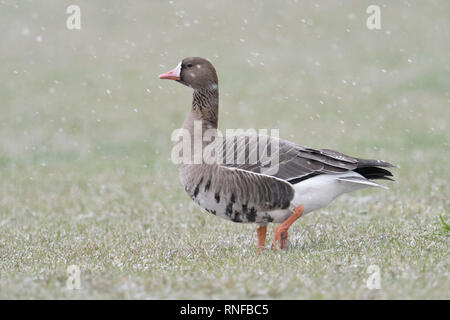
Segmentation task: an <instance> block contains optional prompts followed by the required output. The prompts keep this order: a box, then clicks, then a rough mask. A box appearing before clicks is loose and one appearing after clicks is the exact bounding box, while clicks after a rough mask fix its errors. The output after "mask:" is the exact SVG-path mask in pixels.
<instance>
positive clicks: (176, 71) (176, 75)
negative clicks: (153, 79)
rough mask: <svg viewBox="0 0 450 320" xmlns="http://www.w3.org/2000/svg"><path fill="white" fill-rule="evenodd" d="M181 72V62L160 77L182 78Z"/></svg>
mask: <svg viewBox="0 0 450 320" xmlns="http://www.w3.org/2000/svg"><path fill="white" fill-rule="evenodd" d="M180 74H181V62H180V63H179V64H178V65H177V66H176V67H175V69H173V70H170V71H169V72H166V73H162V74H160V75H159V78H160V79H169V80H180Z"/></svg>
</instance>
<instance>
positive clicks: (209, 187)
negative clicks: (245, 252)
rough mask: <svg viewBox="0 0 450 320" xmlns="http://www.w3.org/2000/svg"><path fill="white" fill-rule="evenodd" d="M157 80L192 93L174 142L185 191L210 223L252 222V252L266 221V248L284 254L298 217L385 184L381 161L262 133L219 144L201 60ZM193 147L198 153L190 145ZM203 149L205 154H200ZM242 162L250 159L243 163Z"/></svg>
mask: <svg viewBox="0 0 450 320" xmlns="http://www.w3.org/2000/svg"><path fill="white" fill-rule="evenodd" d="M159 78H160V79H170V80H175V81H177V82H179V83H181V84H183V85H186V86H188V87H190V88H192V89H193V91H194V93H193V100H192V106H191V109H190V112H189V113H188V115H187V117H186V119H185V121H184V123H183V126H182V128H181V130H182V132H183V133H186V134H184V135H183V134H180V135H179V136H178V139H175V141H176V143H177V144H178V145H180V144H181V143H182V142H183V140H186V141H188V142H189V141H190V144H189V143H188V144H187V147H184V148H180V151H179V153H178V155H179V156H182V159H183V161H179V162H178V163H177V164H178V170H179V177H180V180H181V183H182V184H183V186H184V188H185V190H186V192H187V193H188V195H189V196H190V197H191V199H192V200H194V201H195V202H196V203H197V204H198V205H199V206H200V207H201V208H203V209H205V210H206V211H207V212H209V213H211V214H213V215H215V216H217V217H220V218H224V219H227V220H231V221H233V222H237V223H255V224H257V225H258V228H257V236H258V245H257V252H258V253H259V252H260V251H261V250H262V249H264V247H265V242H266V234H267V225H268V224H269V223H278V224H279V225H278V227H277V228H276V230H275V234H274V240H273V249H274V250H275V251H276V250H277V248H278V245H279V247H280V249H282V250H284V249H286V248H287V244H288V242H287V241H288V229H289V228H290V226H291V225H292V224H293V223H294V222H295V221H296V220H297V219H298V218H300V217H301V216H303V215H305V214H307V213H310V212H313V211H316V210H318V209H321V208H324V207H326V206H328V205H329V204H330V203H331V202H332V201H333V200H334V199H336V197H338V196H339V195H341V194H344V193H347V192H351V191H355V190H359V189H363V188H367V187H381V188H385V189H387V188H386V187H384V186H382V185H380V184H378V183H375V182H374V181H373V180H376V179H384V180H392V181H393V179H392V178H391V177H393V175H392V173H391V172H390V171H389V170H387V169H386V168H390V167H394V165H392V164H390V163H388V162H385V161H381V160H366V159H360V158H355V157H351V156H347V155H345V154H342V153H340V152H337V151H333V150H330V149H313V148H309V147H303V146H300V145H298V144H295V143H293V142H289V141H286V140H283V139H280V138H278V137H272V136H267V135H258V134H246V133H243V134H236V135H231V136H225V137H221V138H220V139H219V137H220V135H219V133H218V127H217V124H218V113H219V88H218V77H217V73H216V70H215V68H214V66H213V65H212V63H211V62H210V61H209V60H207V59H205V58H200V57H188V58H185V59H183V60H182V61H181V62H180V63H179V64H178V65H177V66H176V67H175V68H174V69H173V70H171V71H169V72H167V73H163V74H161V75H160V76H159ZM196 134H197V136H196ZM207 135H208V137H209V138H207V137H206V136H207ZM199 138H200V142H198V140H199ZM192 139H193V140H194V142H193V143H192ZM186 141H185V142H186ZM255 141H257V143H255ZM197 142H198V144H199V145H200V148H196V147H195V146H194V145H195V143H197ZM213 145H214V148H212V147H211V146H213ZM183 146H185V145H184V144H183ZM208 148H209V149H210V152H209V153H208V154H210V156H205V152H206V150H207V149H208ZM211 149H213V150H214V151H212V152H211ZM268 149H270V150H272V149H273V150H274V152H273V153H271V154H270V156H268V157H262V156H261V154H262V152H261V150H268ZM258 150H259V151H258ZM225 152H228V154H231V156H230V159H231V160H232V161H223V158H224V153H225ZM219 154H221V157H219ZM228 154H227V157H228ZM238 154H241V155H242V154H243V155H244V156H243V160H244V161H236V159H237V155H238ZM255 154H256V160H255V157H254V155H255ZM241 158H242V157H241ZM250 158H252V161H247V160H250ZM227 159H228V158H227ZM195 160H196V161H195ZM272 160H277V161H276V166H275V165H272V166H270V165H267V163H268V162H270V161H272ZM273 162H275V161H273ZM273 168H275V169H274V170H272V169H273Z"/></svg>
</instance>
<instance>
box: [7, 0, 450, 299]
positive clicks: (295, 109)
mask: <svg viewBox="0 0 450 320" xmlns="http://www.w3.org/2000/svg"><path fill="white" fill-rule="evenodd" d="M372 2H373V1H371V2H365V1H333V2H331V1H322V2H320V1H319V2H318V3H319V4H318V5H313V4H312V3H310V2H309V1H308V2H306V1H304V2H300V1H299V3H296V2H295V1H289V2H286V3H285V4H279V3H275V2H273V3H272V2H268V1H267V2H266V3H263V2H261V1H251V2H246V3H244V2H242V1H235V2H231V3H230V2H226V3H227V4H225V1H222V2H219V1H208V2H207V3H206V4H205V2H203V1H192V2H191V1H190V2H189V5H187V4H185V2H182V1H164V2H163V1H140V2H138V1H135V2H132V3H131V4H129V3H127V4H125V2H122V1H95V2H94V1H87V0H84V1H77V3H78V4H79V5H80V7H81V12H82V29H81V30H79V31H77V30H74V31H69V30H68V29H66V26H65V20H66V18H67V17H68V15H67V14H66V7H67V6H68V5H69V4H72V2H70V1H56V0H53V1H45V2H39V3H38V2H32V1H8V0H6V1H1V2H0V28H1V29H2V30H3V32H2V36H1V41H0V62H1V65H0V82H1V86H0V298H2V299H12V298H23V299H35V298H44V299H49V298H68V299H72V298H82V299H89V298H94V299H97V298H118V299H122V298H126V299H127V298H138V299H140V298H150V299H160V298H162V299H166V298H172V299H179V298H193V299H200V298H213V299H226V298H228V299H244V298H250V299H253V298H263V299H266V298H268V299H271V298H274V299H304V298H307V299H311V298H312V299H323V298H330V299H343V298H350V299H354V298H356V299H385V298H388V299H404V298H406V299H411V298H424V299H431V298H435V299H449V298H450V291H449V290H450V280H449V276H450V258H449V251H450V249H449V248H450V247H449V244H450V239H449V233H448V231H445V228H444V226H443V224H442V223H441V221H440V218H439V216H440V215H442V217H443V219H444V220H445V221H447V223H449V222H450V211H449V210H450V184H449V180H450V166H449V159H450V90H449V88H450V62H449V61H450V33H449V32H448V30H450V5H449V3H448V1H445V0H442V1H430V2H428V3H426V2H424V1H395V3H391V1H389V2H387V1H384V2H381V3H380V5H381V14H382V16H381V19H382V29H381V30H379V31H371V30H368V29H367V28H366V18H367V16H368V15H367V14H366V8H367V6H368V5H369V4H372ZM383 3H385V5H383ZM194 55H199V56H204V57H208V58H210V59H211V60H212V61H213V63H214V64H215V66H216V68H217V70H218V74H219V79H220V93H221V97H220V98H221V103H220V106H221V109H220V128H221V129H225V128H267V129H271V128H278V129H280V135H281V137H282V138H285V139H288V140H292V141H295V142H297V143H299V144H302V145H307V146H311V147H317V148H331V149H335V150H339V151H341V152H344V153H347V154H349V155H355V156H359V157H363V158H379V159H384V160H387V161H389V162H392V163H395V164H397V165H398V166H399V169H395V170H394V171H395V178H396V182H395V183H390V182H389V183H386V185H387V186H389V188H390V190H389V191H384V190H381V189H380V190H375V189H371V190H365V191H360V192H356V193H353V194H349V195H345V196H342V197H341V198H338V199H337V201H335V202H334V203H333V204H332V205H331V206H330V207H328V208H326V209H324V210H321V211H318V212H315V213H312V214H310V215H308V216H306V217H304V218H302V219H300V220H299V221H298V222H296V223H295V224H294V225H293V227H292V229H291V232H290V241H291V247H290V249H289V250H288V251H287V252H281V253H280V252H278V253H274V252H273V251H272V250H271V249H270V248H269V242H268V243H267V246H268V248H267V250H265V252H264V253H263V254H262V255H260V256H258V255H256V253H255V249H256V248H255V246H256V232H255V229H256V226H254V225H240V224H234V223H232V222H228V221H224V220H221V219H217V218H215V217H214V216H212V215H209V214H205V213H204V212H202V210H201V209H199V208H198V207H196V206H195V205H194V204H193V203H192V202H191V200H190V199H189V197H188V196H187V195H186V194H185V192H184V190H183V187H182V186H181V184H180V183H179V181H178V172H177V168H176V166H175V165H174V164H172V162H171V161H170V153H171V146H172V144H171V141H170V135H171V133H172V131H173V130H174V129H176V128H178V127H179V126H180V125H181V123H182V121H183V119H184V117H185V115H186V114H187V112H188V110H189V108H190V103H191V94H192V93H191V91H190V90H189V89H188V88H186V87H183V86H181V85H179V84H176V83H173V82H171V81H160V80H159V79H158V77H157V76H158V74H160V73H161V72H165V71H167V70H169V69H170V68H172V67H174V66H175V65H176V64H177V63H178V62H179V61H180V60H181V59H182V58H184V57H186V56H194ZM274 229H275V226H273V225H271V226H270V227H269V231H270V232H271V234H270V238H269V239H270V240H271V239H272V235H273V231H274ZM69 265H77V266H79V267H80V269H81V289H80V290H69V289H68V288H67V286H66V280H67V278H68V274H67V272H66V270H67V267H68V266H69ZM370 265H377V266H379V268H380V275H381V289H379V290H369V289H368V288H367V286H366V280H367V278H368V277H369V276H370V274H369V273H367V269H368V267H369V266H370Z"/></svg>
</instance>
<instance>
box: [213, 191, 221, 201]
mask: <svg viewBox="0 0 450 320" xmlns="http://www.w3.org/2000/svg"><path fill="white" fill-rule="evenodd" d="M214 199H216V201H217V203H219V202H220V195H219V193H218V192H216V193H215V194H214Z"/></svg>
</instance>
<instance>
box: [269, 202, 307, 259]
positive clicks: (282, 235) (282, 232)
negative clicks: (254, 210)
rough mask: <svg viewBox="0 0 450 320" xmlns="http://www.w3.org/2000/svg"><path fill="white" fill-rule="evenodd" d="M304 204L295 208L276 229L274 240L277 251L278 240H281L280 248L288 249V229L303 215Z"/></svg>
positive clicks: (274, 247)
mask: <svg viewBox="0 0 450 320" xmlns="http://www.w3.org/2000/svg"><path fill="white" fill-rule="evenodd" d="M303 210H304V208H303V205H299V206H298V207H297V208H295V209H294V212H293V213H292V214H291V216H290V217H289V218H287V219H286V221H284V222H283V223H282V224H280V225H279V226H278V228H277V229H276V230H275V239H274V240H273V249H274V250H275V251H277V241H280V249H286V246H287V240H288V229H289V227H290V226H291V225H292V224H293V223H294V222H295V221H296V220H297V219H298V218H300V217H301V216H302V214H303Z"/></svg>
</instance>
